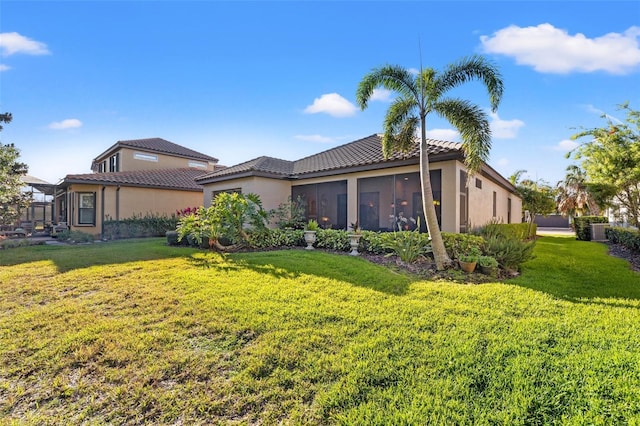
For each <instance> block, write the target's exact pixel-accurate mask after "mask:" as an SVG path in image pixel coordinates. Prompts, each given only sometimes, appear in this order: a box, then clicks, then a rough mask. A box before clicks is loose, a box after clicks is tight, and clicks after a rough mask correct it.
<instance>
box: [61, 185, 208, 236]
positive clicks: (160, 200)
mask: <svg viewBox="0 0 640 426" xmlns="http://www.w3.org/2000/svg"><path fill="white" fill-rule="evenodd" d="M80 192H95V193H96V206H95V208H96V224H95V226H90V225H79V224H78V210H77V209H78V199H77V194H78V193H80ZM68 194H69V201H68V202H67V215H68V220H67V222H68V223H70V224H71V229H74V230H79V231H83V232H87V233H90V234H94V235H99V234H100V232H101V229H102V212H103V210H102V198H103V197H102V194H103V186H102V185H86V184H73V185H71V186H69V188H68ZM117 198H118V188H117V187H116V186H104V217H105V219H107V220H108V219H117V218H119V219H127V218H131V217H133V216H134V215H137V216H140V215H142V216H144V215H146V214H157V215H163V214H166V215H168V216H170V215H171V214H174V213H175V212H176V210H180V209H183V208H186V207H198V206H201V205H202V192H195V191H175V190H167V189H155V188H142V187H140V188H139V187H127V186H122V187H120V191H119V202H117ZM118 205H119V214H118V211H117V210H116V206H118Z"/></svg>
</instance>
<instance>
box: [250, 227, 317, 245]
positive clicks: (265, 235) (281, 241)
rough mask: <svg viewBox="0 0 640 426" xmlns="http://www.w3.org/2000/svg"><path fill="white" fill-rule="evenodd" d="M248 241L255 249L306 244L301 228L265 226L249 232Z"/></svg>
mask: <svg viewBox="0 0 640 426" xmlns="http://www.w3.org/2000/svg"><path fill="white" fill-rule="evenodd" d="M247 243H248V245H249V247H250V248H253V249H270V248H280V247H296V246H302V245H305V244H304V234H303V231H302V230H301V229H268V228H263V229H259V230H254V231H251V232H249V238H248V239H247Z"/></svg>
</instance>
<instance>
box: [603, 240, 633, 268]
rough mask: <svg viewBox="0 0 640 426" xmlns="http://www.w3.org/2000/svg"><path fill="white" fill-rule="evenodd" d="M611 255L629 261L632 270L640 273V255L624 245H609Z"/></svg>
mask: <svg viewBox="0 0 640 426" xmlns="http://www.w3.org/2000/svg"><path fill="white" fill-rule="evenodd" d="M608 246H609V254H610V255H611V256H615V257H619V258H621V259H624V260H626V261H628V262H629V263H630V265H631V269H633V270H634V271H636V272H640V253H638V252H635V251H633V250H631V249H629V248H627V247H625V246H623V245H622V244H611V243H608Z"/></svg>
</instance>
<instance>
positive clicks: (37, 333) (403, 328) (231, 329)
mask: <svg viewBox="0 0 640 426" xmlns="http://www.w3.org/2000/svg"><path fill="white" fill-rule="evenodd" d="M536 255H537V258H536V259H534V260H532V261H530V262H528V263H527V264H525V265H524V268H523V274H522V276H520V277H518V278H517V279H513V280H510V281H508V282H504V283H500V282H496V283H490V284H480V285H467V284H459V283H451V282H426V281H420V280H417V279H414V278H412V277H409V276H406V275H403V274H399V273H397V272H393V271H390V270H387V269H385V268H383V267H381V266H378V265H374V264H370V263H368V262H366V261H365V260H363V259H360V258H355V257H352V256H346V255H335V254H328V253H323V252H319V251H314V252H308V251H305V250H290V251H270V252H261V253H243V254H235V255H230V256H228V257H222V256H220V255H217V254H214V253H205V252H199V251H196V250H192V249H187V248H174V247H167V246H165V245H164V241H163V240H161V239H151V240H138V241H127V242H114V243H102V244H95V245H89V246H74V247H59V246H37V247H28V248H18V249H12V250H4V251H0V265H2V266H0V424H2V423H8V424H12V423H15V424H81V423H85V424H104V423H110V424H140V423H154V424H184V425H193V424H281V423H284V424H363V425H372V424H379V425H387V424H394V425H399V424H407V425H409V424H420V425H424V424H430V425H431V424H445V425H453V424H508V425H518V424H522V425H534V424H574V425H583V424H603V425H608V424H640V275H639V274H637V273H634V272H632V271H631V270H630V269H629V268H628V265H627V264H626V263H625V262H624V261H622V260H620V259H615V258H612V257H609V256H607V255H606V246H604V245H602V244H598V243H590V242H580V241H575V240H574V239H572V238H562V237H543V238H541V239H540V240H539V241H538V244H537V248H536Z"/></svg>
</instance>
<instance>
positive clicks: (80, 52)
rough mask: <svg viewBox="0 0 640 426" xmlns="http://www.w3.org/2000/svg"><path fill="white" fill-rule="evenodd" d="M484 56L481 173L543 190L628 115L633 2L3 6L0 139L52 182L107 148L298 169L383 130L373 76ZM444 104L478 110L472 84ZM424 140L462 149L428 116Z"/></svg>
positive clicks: (636, 81) (634, 45) (382, 104)
mask: <svg viewBox="0 0 640 426" xmlns="http://www.w3.org/2000/svg"><path fill="white" fill-rule="evenodd" d="M472 54H482V55H485V56H486V57H488V58H489V59H490V60H492V61H493V62H494V63H495V64H496V65H497V66H498V67H499V69H500V71H501V73H502V75H503V78H504V82H505V93H504V97H503V100H502V103H501V105H500V107H499V109H498V112H497V115H493V116H492V117H491V120H492V129H493V148H492V151H491V159H490V162H489V164H491V165H492V166H493V167H494V168H495V169H497V170H498V171H499V172H500V173H502V174H503V175H505V176H509V175H511V174H512V173H514V172H515V171H517V170H521V169H524V170H527V171H528V177H531V178H534V179H543V180H545V181H547V182H549V183H552V184H555V183H556V182H557V181H558V180H560V179H562V177H563V176H564V171H565V168H566V166H567V165H568V164H570V161H569V160H567V159H565V157H564V155H565V153H566V152H567V150H569V149H571V148H572V147H574V146H575V142H572V141H570V140H569V138H570V136H571V135H572V134H574V133H576V132H577V130H578V129H579V128H580V127H586V128H591V127H597V126H601V125H603V124H604V123H605V121H604V120H603V119H602V118H601V115H602V114H603V113H607V114H610V115H611V116H612V117H613V118H614V119H615V118H620V119H624V116H620V112H619V111H617V105H618V104H620V103H622V102H625V101H629V102H630V104H631V107H632V108H635V109H640V99H639V98H640V2H637V1H581V2H578V1H554V2H540V1H535V2H526V1H523V2H520V1H517V2H516V1H513V2H508V1H496V2H480V1H470V2H465V1H455V0H454V1H446V2H445V1H442V2H440V1H409V2H384V1H374V2H366V1H353V2H341V1H328V2H293V1H280V2H270V1H262V2H248V1H236V2H218V1H194V2H189V1H180V2H177V1H104V2H94V1H82V2H81V1H67V2H60V1H40V2H36V1H29V0H26V1H25V0H19V1H12V0H3V1H2V3H0V111H2V112H11V113H12V114H13V118H14V120H13V122H12V123H10V124H8V125H6V126H5V127H4V130H3V131H2V133H0V141H2V143H4V144H6V143H14V144H15V145H16V146H17V147H18V148H19V149H20V150H21V158H22V160H23V161H25V162H26V163H27V164H28V165H29V166H30V171H29V173H30V174H31V175H34V176H37V177H39V178H41V179H44V180H47V181H49V182H53V183H55V182H57V181H58V180H59V179H61V178H63V177H64V176H65V175H66V174H75V173H88V172H90V166H91V160H92V159H93V158H94V157H96V156H97V155H98V154H100V153H102V152H103V151H104V150H105V149H106V148H108V147H109V146H111V145H112V144H114V143H115V142H116V141H118V140H128V139H139V138H149V137H161V138H164V139H167V140H169V141H172V142H175V143H178V144H181V145H184V146H187V147H189V148H192V149H195V150H197V151H200V152H203V153H206V154H209V155H212V156H214V157H216V158H218V159H219V160H220V164H224V165H228V166H231V165H234V164H237V163H240V162H243V161H246V160H250V159H252V158H255V157H258V156H261V155H268V156H273V157H278V158H283V159H288V160H294V159H298V158H302V157H305V156H307V155H311V154H314V153H317V152H320V151H323V150H325V149H329V148H331V147H334V146H338V145H341V144H344V143H347V142H350V141H353V140H356V139H358V138H361V137H365V136H368V135H370V134H373V133H379V132H381V130H382V121H383V117H384V113H385V111H386V108H387V107H388V106H389V102H390V97H389V94H388V93H385V92H384V91H381V92H379V93H376V95H377V100H376V101H374V102H371V104H370V106H369V108H368V109H367V110H365V111H360V110H359V109H358V108H357V107H356V106H355V92H356V88H357V86H358V83H359V81H360V80H361V79H362V77H363V76H364V75H365V74H366V73H367V72H369V71H370V70H371V69H372V68H374V67H378V66H381V65H385V64H394V65H401V66H404V67H406V68H416V69H417V68H419V67H420V64H421V62H422V65H423V66H424V67H432V68H435V69H443V68H444V67H445V66H446V65H447V64H449V63H452V62H455V61H456V60H458V59H460V58H462V57H464V56H468V55H472ZM452 94H453V95H456V96H459V97H462V98H465V99H469V100H471V101H473V102H475V103H477V104H478V105H480V106H482V107H488V105H489V102H488V99H487V96H486V94H485V92H484V90H483V89H482V86H480V85H479V84H475V83H471V84H468V85H466V86H463V87H460V88H458V89H456V91H455V92H453V93H452ZM427 130H428V132H429V135H430V136H431V137H434V138H437V139H445V140H454V141H457V140H459V139H458V137H457V135H456V133H455V131H454V130H453V129H452V127H451V126H450V125H449V124H448V123H447V122H445V121H442V120H440V119H438V117H437V116H435V115H434V116H429V117H428V119H427Z"/></svg>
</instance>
